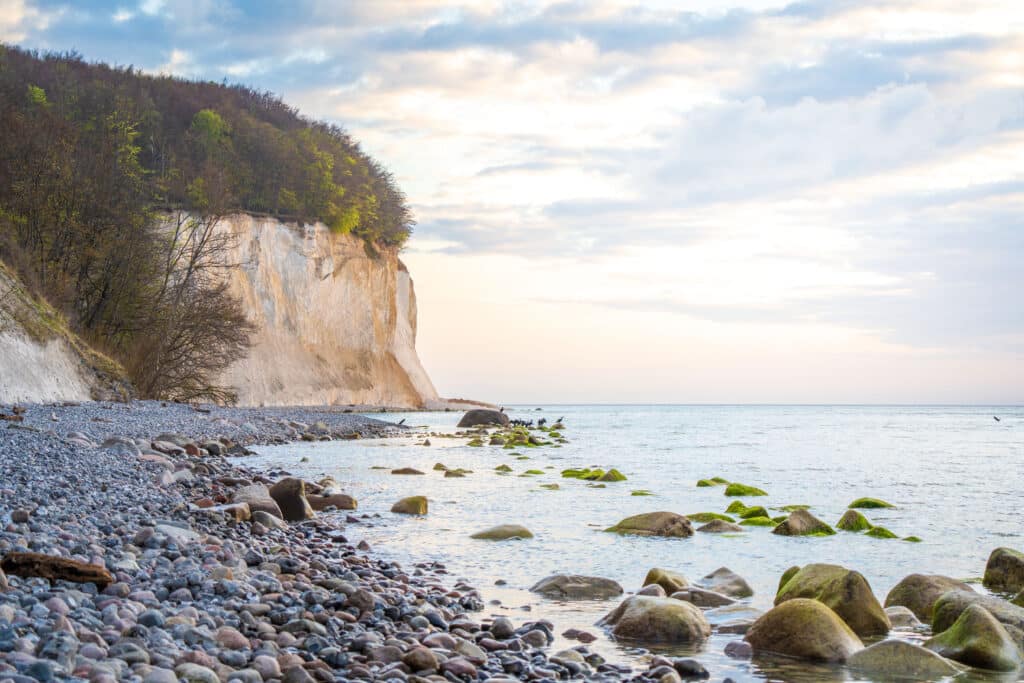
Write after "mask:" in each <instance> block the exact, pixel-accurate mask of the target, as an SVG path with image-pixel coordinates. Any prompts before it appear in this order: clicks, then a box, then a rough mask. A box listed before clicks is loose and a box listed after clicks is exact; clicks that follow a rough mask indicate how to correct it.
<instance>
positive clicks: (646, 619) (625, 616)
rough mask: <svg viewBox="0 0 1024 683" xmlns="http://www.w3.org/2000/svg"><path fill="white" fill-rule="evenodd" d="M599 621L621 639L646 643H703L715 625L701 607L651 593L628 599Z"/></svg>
mask: <svg viewBox="0 0 1024 683" xmlns="http://www.w3.org/2000/svg"><path fill="white" fill-rule="evenodd" d="M598 624H599V625H601V626H611V627H613V628H612V635H614V636H616V637H617V638H626V639H629V640H637V641H642V642H667V643H702V642H704V641H705V640H707V638H708V636H710V635H711V625H710V624H708V622H707V619H705V618H704V613H703V612H701V611H700V608H698V607H696V606H695V605H693V604H692V603H689V602H684V601H682V600H673V599H672V598H658V597H651V596H647V595H634V596H631V597H629V598H626V599H625V600H624V601H623V602H622V603H621V604H620V605H619V606H618V607H616V608H615V609H614V610H612V611H611V612H609V613H608V614H607V615H605V616H604V618H602V619H601V621H599V622H598Z"/></svg>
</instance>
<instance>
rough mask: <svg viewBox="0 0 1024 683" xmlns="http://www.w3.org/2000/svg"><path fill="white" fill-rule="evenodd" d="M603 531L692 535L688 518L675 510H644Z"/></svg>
mask: <svg viewBox="0 0 1024 683" xmlns="http://www.w3.org/2000/svg"><path fill="white" fill-rule="evenodd" d="M605 531H610V532H612V533H617V534H633V535H636V536H667V537H671V538H687V537H689V536H693V526H692V525H691V524H690V520H688V519H687V518H686V517H683V516H682V515H679V514H676V513H675V512H664V511H661V512H645V513H643V514H639V515H633V516H632V517H627V518H626V519H624V520H622V521H621V522H619V523H618V524H616V525H614V526H610V527H608V528H607V529H605Z"/></svg>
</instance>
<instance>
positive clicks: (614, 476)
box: [598, 467, 626, 481]
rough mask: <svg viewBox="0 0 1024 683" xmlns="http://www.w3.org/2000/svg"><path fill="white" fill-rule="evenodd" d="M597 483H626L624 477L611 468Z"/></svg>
mask: <svg viewBox="0 0 1024 683" xmlns="http://www.w3.org/2000/svg"><path fill="white" fill-rule="evenodd" d="M598 481H626V475H624V474H623V473H622V472H619V471H618V470H617V469H615V468H614V467H613V468H612V469H610V470H608V471H607V472H605V473H604V474H603V475H602V476H601V478H600V479H598Z"/></svg>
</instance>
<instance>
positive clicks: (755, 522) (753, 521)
mask: <svg viewBox="0 0 1024 683" xmlns="http://www.w3.org/2000/svg"><path fill="white" fill-rule="evenodd" d="M740 525H741V526H775V522H774V520H772V519H771V518H769V517H748V518H746V519H742V520H740Z"/></svg>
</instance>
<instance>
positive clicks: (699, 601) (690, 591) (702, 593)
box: [668, 586, 736, 608]
mask: <svg viewBox="0 0 1024 683" xmlns="http://www.w3.org/2000/svg"><path fill="white" fill-rule="evenodd" d="M668 597H670V598H672V599H673V600H683V601H685V602H689V603H692V604H694V605H696V606H697V607H702V608H709V607H710V608H714V607H724V606H726V605H732V604H735V602H736V601H735V600H734V599H733V598H730V597H729V596H728V595H722V594H721V593H716V592H715V591H709V590H707V589H705V588H698V587H697V586H687V587H686V588H684V589H683V590H681V591H676V592H675V593H673V594H672V595H670V596H668Z"/></svg>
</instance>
